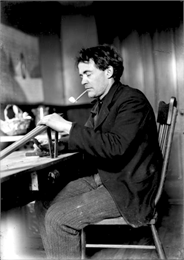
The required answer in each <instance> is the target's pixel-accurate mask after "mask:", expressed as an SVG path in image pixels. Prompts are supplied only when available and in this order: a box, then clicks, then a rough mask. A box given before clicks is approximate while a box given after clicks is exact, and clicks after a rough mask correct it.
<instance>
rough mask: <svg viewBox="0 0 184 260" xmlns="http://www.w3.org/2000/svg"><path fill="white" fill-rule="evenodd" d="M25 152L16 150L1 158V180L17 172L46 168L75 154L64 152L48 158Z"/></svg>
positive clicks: (29, 171)
mask: <svg viewBox="0 0 184 260" xmlns="http://www.w3.org/2000/svg"><path fill="white" fill-rule="evenodd" d="M27 152H28V151H16V152H13V153H11V154H10V155H8V156H7V157H6V158H4V159H3V160H1V162H0V170H1V182H4V181H5V180H7V179H10V178H11V177H12V176H15V175H17V174H28V173H32V172H35V171H38V170H41V169H44V168H47V167H49V166H51V165H55V164H58V163H59V162H61V161H64V160H68V159H70V158H71V157H72V156H74V155H76V153H65V154H62V155H59V156H58V157H57V158H50V157H49V156H48V157H39V156H26V153H27Z"/></svg>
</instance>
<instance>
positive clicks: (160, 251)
mask: <svg viewBox="0 0 184 260" xmlns="http://www.w3.org/2000/svg"><path fill="white" fill-rule="evenodd" d="M151 231H152V234H153V239H154V242H155V247H156V250H157V253H158V256H159V258H160V259H165V260H166V259H167V257H166V254H165V252H164V248H163V246H162V244H161V241H160V239H159V237H158V233H157V230H156V228H155V225H154V224H152V225H151Z"/></svg>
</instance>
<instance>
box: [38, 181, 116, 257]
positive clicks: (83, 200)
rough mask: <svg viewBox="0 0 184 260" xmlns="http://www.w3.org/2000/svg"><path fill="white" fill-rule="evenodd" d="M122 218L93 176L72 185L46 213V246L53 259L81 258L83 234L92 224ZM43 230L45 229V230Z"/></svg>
mask: <svg viewBox="0 0 184 260" xmlns="http://www.w3.org/2000/svg"><path fill="white" fill-rule="evenodd" d="M118 216H120V214H119V211H118V210H117V208H116V205H115V203H114V201H113V199H112V197H111V196H110V194H109V192H108V191H107V190H106V188H105V187H104V186H103V185H101V184H98V185H97V184H96V182H95V181H94V178H93V177H87V178H81V179H78V180H76V181H74V182H71V183H69V184H68V185H67V186H66V187H65V188H64V189H63V190H62V191H61V192H60V193H59V194H58V195H57V196H56V198H55V199H54V201H53V202H52V204H51V206H50V207H49V209H48V210H47V212H46V214H45V229H44V232H42V237H43V236H44V241H45V242H44V247H45V250H46V254H47V256H48V258H49V259H80V254H81V250H80V243H81V241H80V231H81V229H82V228H84V227H85V226H87V225H88V224H90V223H94V222H97V221H100V220H102V219H104V218H108V217H118ZM42 231H43V230H42Z"/></svg>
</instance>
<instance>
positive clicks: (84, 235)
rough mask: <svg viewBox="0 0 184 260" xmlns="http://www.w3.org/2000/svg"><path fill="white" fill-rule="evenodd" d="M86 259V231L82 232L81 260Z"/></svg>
mask: <svg viewBox="0 0 184 260" xmlns="http://www.w3.org/2000/svg"><path fill="white" fill-rule="evenodd" d="M85 257H86V234H85V232H84V229H82V230H81V260H84V259H85Z"/></svg>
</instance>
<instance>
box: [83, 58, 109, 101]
mask: <svg viewBox="0 0 184 260" xmlns="http://www.w3.org/2000/svg"><path fill="white" fill-rule="evenodd" d="M78 69H79V75H80V77H81V84H82V85H83V86H84V87H85V89H87V90H88V97H89V98H95V97H100V96H101V97H103V96H104V95H105V94H106V92H107V88H108V84H109V82H108V75H107V70H104V71H102V70H100V69H98V68H97V67H96V66H95V63H94V61H93V60H92V59H90V61H89V62H88V63H83V62H80V63H79V64H78Z"/></svg>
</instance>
